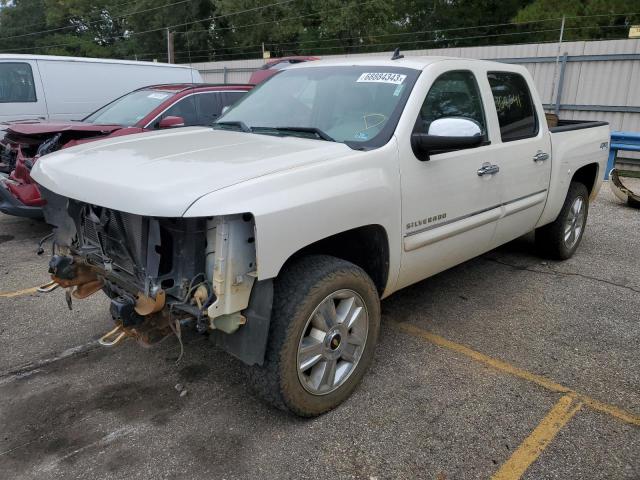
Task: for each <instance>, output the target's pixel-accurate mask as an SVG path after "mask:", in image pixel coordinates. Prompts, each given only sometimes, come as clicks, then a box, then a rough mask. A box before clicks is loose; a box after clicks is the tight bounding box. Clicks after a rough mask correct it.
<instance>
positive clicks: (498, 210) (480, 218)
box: [404, 188, 547, 252]
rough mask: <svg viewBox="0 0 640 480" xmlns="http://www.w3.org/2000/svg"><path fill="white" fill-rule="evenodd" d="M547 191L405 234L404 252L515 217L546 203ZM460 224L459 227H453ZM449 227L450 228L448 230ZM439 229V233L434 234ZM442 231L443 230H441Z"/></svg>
mask: <svg viewBox="0 0 640 480" xmlns="http://www.w3.org/2000/svg"><path fill="white" fill-rule="evenodd" d="M546 192H547V189H546V188H545V189H544V190H540V191H538V192H534V193H530V194H528V195H524V196H522V197H519V198H515V199H513V200H510V201H508V202H504V203H500V204H497V205H493V206H491V207H488V208H483V209H481V210H476V211H475V212H472V213H468V214H466V215H462V216H460V217H456V218H452V219H450V220H447V221H445V222H441V223H437V224H435V225H429V226H428V227H425V228H421V229H420V230H416V231H414V232H408V233H405V234H404V250H405V252H410V251H412V250H416V249H418V248H420V247H423V246H425V245H429V244H431V243H435V242H437V241H440V240H444V239H445V238H449V237H452V236H454V235H457V234H459V233H463V232H467V231H469V230H471V229H474V228H476V227H480V226H482V225H486V224H487V223H489V222H492V221H496V220H499V219H500V218H504V217H507V216H509V215H513V214H514V213H518V212H521V211H522V210H526V209H527V208H531V207H533V206H535V205H538V204H540V203H542V202H544V201H545V199H546V195H545V194H546ZM454 223H458V225H452V224H454ZM446 227H449V228H446ZM436 229H438V231H436V232H433V231H434V230H436ZM440 229H442V230H440Z"/></svg>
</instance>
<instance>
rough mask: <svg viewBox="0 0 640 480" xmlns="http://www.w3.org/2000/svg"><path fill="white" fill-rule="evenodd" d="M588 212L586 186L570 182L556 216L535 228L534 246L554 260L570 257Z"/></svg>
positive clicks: (578, 241)
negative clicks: (550, 221) (542, 225)
mask: <svg viewBox="0 0 640 480" xmlns="http://www.w3.org/2000/svg"><path fill="white" fill-rule="evenodd" d="M578 205H580V206H578ZM576 209H578V210H576ZM588 214H589V191H588V190H587V187H585V186H584V184H582V183H579V182H571V184H570V185H569V191H568V192H567V197H566V198H565V200H564V204H563V205H562V209H561V210H560V214H559V215H558V217H557V218H556V219H555V220H554V221H553V222H552V223H550V224H548V225H545V226H544V227H540V228H538V229H536V246H537V247H538V250H539V251H540V253H541V254H542V255H544V256H545V257H548V258H552V259H556V260H566V259H568V258H571V257H572V256H573V254H574V253H575V252H576V250H577V249H578V246H579V245H580V241H581V240H582V236H583V235H584V229H585V226H586V223H587V216H588Z"/></svg>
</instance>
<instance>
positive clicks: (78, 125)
mask: <svg viewBox="0 0 640 480" xmlns="http://www.w3.org/2000/svg"><path fill="white" fill-rule="evenodd" d="M121 128H122V125H96V124H94V123H85V122H20V123H11V124H9V125H7V131H8V132H13V133H16V134H18V135H46V134H50V133H58V132H100V133H103V134H105V135H107V134H109V133H112V132H115V131H116V130H120V129H121Z"/></svg>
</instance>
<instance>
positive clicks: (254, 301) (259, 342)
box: [211, 279, 273, 365]
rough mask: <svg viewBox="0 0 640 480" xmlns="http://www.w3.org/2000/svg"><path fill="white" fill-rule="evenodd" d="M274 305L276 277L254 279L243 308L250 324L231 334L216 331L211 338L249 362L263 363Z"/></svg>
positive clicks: (243, 360) (252, 363)
mask: <svg viewBox="0 0 640 480" xmlns="http://www.w3.org/2000/svg"><path fill="white" fill-rule="evenodd" d="M272 305H273V280H272V279H269V280H262V281H258V282H255V283H254V285H253V288H252V290H251V296H250V297H249V306H248V307H247V308H246V309H245V310H243V311H242V314H243V315H244V316H245V317H246V318H247V323H246V324H245V325H243V326H242V327H240V329H239V330H238V331H236V332H235V333H232V334H226V333H224V332H221V331H220V330H213V331H212V332H211V339H212V341H213V342H214V343H215V344H216V345H217V346H218V347H220V348H222V349H223V350H224V351H226V352H227V353H229V354H231V355H233V356H234V357H236V358H237V359H238V360H240V361H242V362H243V363H246V364H247V365H255V364H258V365H262V363H263V362H264V354H265V351H266V348H267V338H268V337H269V324H270V323H271V308H272Z"/></svg>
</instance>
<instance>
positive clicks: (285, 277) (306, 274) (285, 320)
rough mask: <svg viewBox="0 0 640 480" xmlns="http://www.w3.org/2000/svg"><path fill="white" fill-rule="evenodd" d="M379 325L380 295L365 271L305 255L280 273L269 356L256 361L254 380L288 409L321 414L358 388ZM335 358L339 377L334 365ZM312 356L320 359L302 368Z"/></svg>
mask: <svg viewBox="0 0 640 480" xmlns="http://www.w3.org/2000/svg"><path fill="white" fill-rule="evenodd" d="M351 299H353V300H351ZM331 305H334V306H335V310H336V315H335V321H334V322H333V327H331V328H329V325H331V323H332V322H326V324H325V320H326V319H327V318H330V317H331V316H332V311H331ZM346 312H347V313H348V314H347V315H344V314H345V313H346ZM342 319H344V322H341V320H342ZM349 319H350V324H349V325H351V328H348V325H347V320H349ZM323 329H324V330H323ZM365 331H366V333H363V332H365ZM379 331H380V300H379V297H378V292H377V290H376V287H375V285H374V284H373V282H372V280H371V278H370V277H369V276H368V275H367V274H366V273H365V272H364V270H362V269H361V268H360V267H358V266H356V265H354V264H352V263H350V262H347V261H345V260H341V259H338V258H335V257H330V256H325V255H311V256H307V257H302V258H300V259H298V260H296V261H294V262H293V263H291V264H290V265H288V266H286V267H285V269H283V271H282V272H281V273H280V275H279V276H278V278H276V279H275V282H274V299H273V310H272V314H271V325H270V330H269V339H268V343H267V351H266V354H265V361H264V364H263V365H262V366H260V367H258V366H255V367H252V369H251V370H250V376H251V382H252V384H253V386H254V388H255V389H256V390H257V393H258V394H259V395H260V396H261V397H262V398H264V399H265V400H266V401H267V402H269V403H271V404H272V405H274V406H276V407H278V408H280V409H283V410H289V411H290V412H293V413H294V414H296V415H299V416H302V417H313V416H317V415H320V414H322V413H324V412H327V411H329V410H331V409H333V408H335V407H336V406H338V405H340V404H341V403H342V402H343V401H345V400H346V399H347V398H348V397H349V396H350V395H351V393H352V392H353V390H354V389H355V388H356V386H357V385H358V383H359V382H360V380H361V379H362V377H363V376H364V374H365V373H366V371H367V369H368V368H369V365H370V364H371V362H372V360H373V354H374V350H375V346H376V343H377V341H378V335H379ZM363 337H364V338H363ZM357 342H360V345H356V344H355V343H357ZM312 349H313V350H312ZM310 352H312V353H313V356H312V353H310ZM316 357H319V359H317V358H316ZM334 358H335V365H336V369H335V377H334V379H333V380H334V381H333V383H332V382H331V380H329V379H330V378H331V375H330V374H329V373H330V372H332V370H331V369H330V368H329V369H328V367H329V366H332V365H333V364H334ZM347 358H348V359H350V360H353V361H352V362H350V361H346V360H345V359H347ZM307 360H308V364H309V365H312V366H310V367H309V368H308V369H305V370H302V371H301V372H300V373H299V369H298V367H299V364H300V365H305V366H306V365H307ZM314 361H315V362H314ZM350 365H351V367H350ZM323 366H324V367H323ZM325 372H326V373H327V375H323V373H325ZM323 380H325V383H324V384H323V383H322V381H323ZM316 383H317V384H318V385H315V384H316Z"/></svg>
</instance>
